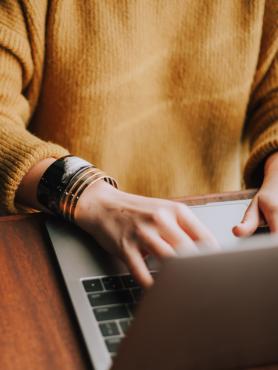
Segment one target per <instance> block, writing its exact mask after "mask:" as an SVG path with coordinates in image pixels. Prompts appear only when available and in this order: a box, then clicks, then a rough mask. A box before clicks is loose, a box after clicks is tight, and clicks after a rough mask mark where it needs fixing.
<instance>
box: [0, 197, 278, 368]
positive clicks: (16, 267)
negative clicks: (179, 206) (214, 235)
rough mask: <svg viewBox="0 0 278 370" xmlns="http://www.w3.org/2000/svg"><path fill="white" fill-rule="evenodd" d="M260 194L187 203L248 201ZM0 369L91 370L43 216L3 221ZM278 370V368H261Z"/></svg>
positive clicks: (0, 241)
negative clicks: (251, 196) (247, 199)
mask: <svg viewBox="0 0 278 370" xmlns="http://www.w3.org/2000/svg"><path fill="white" fill-rule="evenodd" d="M253 194H255V192H254V191H244V192H236V193H226V194H221V195H220V194H216V195H210V196H204V197H190V198H182V199H179V200H180V201H185V202H186V203H187V204H191V205H193V204H202V203H206V202H209V201H210V202H211V201H220V200H229V199H230V200H234V199H245V198H248V197H249V196H250V195H253ZM0 235H1V237H0V297H1V304H0V329H1V336H0V348H1V356H0V369H5V370H23V369H28V370H49V369H51V370H63V369H66V370H85V369H86V370H88V369H91V368H92V367H91V365H90V361H89V357H88V354H87V352H86V350H85V345H84V343H83V339H82V335H81V333H80V330H79V327H78V324H77V321H76V318H75V315H74V312H73V309H72V306H71V303H70V301H69V298H68V295H67V292H66V288H65V286H64V283H63V280H62V277H61V273H60V271H59V268H58V266H57V262H56V260H55V256H54V252H53V250H52V248H51V246H50V243H49V240H48V236H47V233H46V230H45V228H44V224H43V216H42V215H40V214H36V215H18V216H7V217H0ZM260 369H261V370H263V369H264V370H266V369H268V370H278V365H276V366H272V367H264V368H262V367H260Z"/></svg>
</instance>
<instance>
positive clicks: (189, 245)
mask: <svg viewBox="0 0 278 370" xmlns="http://www.w3.org/2000/svg"><path fill="white" fill-rule="evenodd" d="M161 221H162V222H161V224H160V229H159V235H160V237H161V238H162V239H164V240H165V242H166V243H168V244H169V245H170V246H171V247H172V248H174V249H175V250H177V249H178V248H183V249H186V250H187V252H188V253H190V252H192V253H195V252H196V251H197V247H196V245H195V243H194V241H193V240H192V239H191V238H190V237H189V236H188V235H187V234H186V233H185V232H184V230H182V229H181V228H180V226H179V225H178V224H177V222H175V220H174V219H173V218H167V220H166V219H165V220H161Z"/></svg>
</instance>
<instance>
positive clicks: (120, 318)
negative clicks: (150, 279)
mask: <svg viewBox="0 0 278 370" xmlns="http://www.w3.org/2000/svg"><path fill="white" fill-rule="evenodd" d="M151 274H152V275H153V276H154V275H155V272H151ZM82 284H83V287H84V289H85V291H86V294H87V297H88V300H89V302H90V305H91V307H92V311H93V314H94V316H95V318H96V320H97V322H98V327H99V330H100V333H101V335H102V337H103V339H104V342H105V344H106V348H107V350H108V352H109V353H110V355H111V356H114V355H115V354H116V353H117V349H118V346H119V344H120V342H121V340H122V339H123V338H124V337H125V335H126V332H127V330H128V327H129V325H130V323H131V322H132V320H133V318H134V312H135V309H136V305H137V304H138V302H139V301H140V299H141V297H142V294H143V290H142V288H140V286H139V285H138V284H137V283H136V281H135V280H134V279H133V277H132V276H131V275H129V274H128V275H115V276H106V277H99V278H93V279H86V280H85V279H84V280H82Z"/></svg>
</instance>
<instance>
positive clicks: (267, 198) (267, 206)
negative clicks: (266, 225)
mask: <svg viewBox="0 0 278 370" xmlns="http://www.w3.org/2000/svg"><path fill="white" fill-rule="evenodd" d="M259 203H260V206H261V208H262V209H263V210H265V211H266V212H269V213H277V212H278V199H275V198H274V197H273V196H271V195H269V194H264V195H262V196H261V197H260V199H259Z"/></svg>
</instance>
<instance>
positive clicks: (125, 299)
mask: <svg viewBox="0 0 278 370" xmlns="http://www.w3.org/2000/svg"><path fill="white" fill-rule="evenodd" d="M88 298H89V301H90V303H91V305H92V306H93V307H95V306H106V305H109V304H116V303H131V302H132V301H133V299H132V296H131V294H130V293H129V291H128V290H118V291H114V292H100V293H91V294H88Z"/></svg>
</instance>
